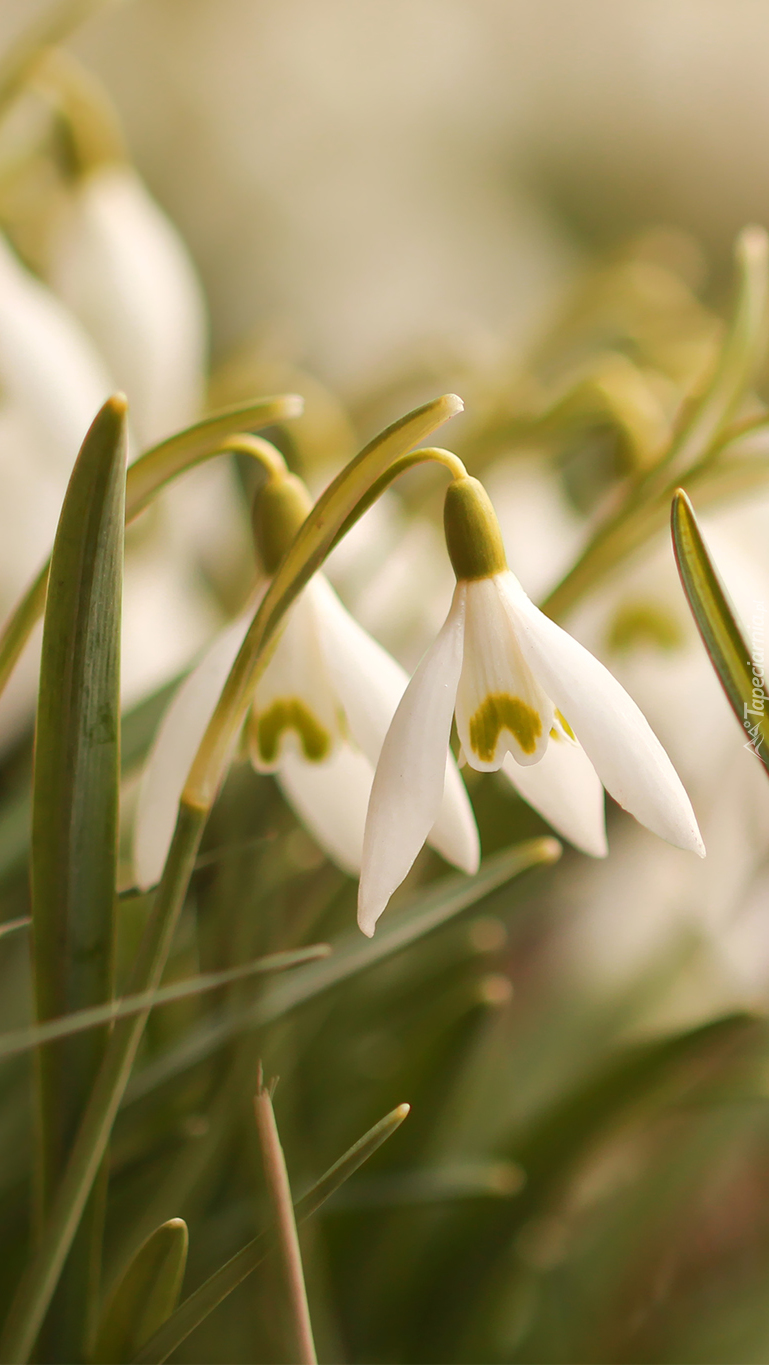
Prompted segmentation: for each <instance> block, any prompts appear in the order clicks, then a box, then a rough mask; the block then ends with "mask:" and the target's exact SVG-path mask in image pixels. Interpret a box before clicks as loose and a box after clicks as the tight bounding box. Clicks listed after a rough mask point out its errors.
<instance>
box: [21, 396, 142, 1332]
mask: <svg viewBox="0 0 769 1365" xmlns="http://www.w3.org/2000/svg"><path fill="white" fill-rule="evenodd" d="M125 460H126V405H125V400H124V399H123V398H122V396H121V395H118V396H115V397H113V398H111V399H109V400H108V402H107V403H105V405H104V407H103V408H102V409H101V411H100V412H99V413H98V414H97V416H96V418H95V420H94V422H93V424H92V426H91V428H90V430H89V432H88V433H87V435H86V438H85V441H84V442H83V446H82V448H81V451H80V454H79V456H78V458H77V461H76V463H75V466H74V469H73V472H72V476H71V479H70V483H69V487H68V489H67V493H66V495H65V498H64V504H63V507H62V512H61V517H60V520H59V526H58V530H57V533H56V541H55V544H54V551H53V557H52V561H51V578H50V585H49V591H48V597H47V603H46V616H45V626H44V632H43V648H42V658H41V668H40V690H39V696H38V711H37V725H36V732H35V763H34V773H33V791H32V872H31V876H32V951H33V961H34V974H35V1006H36V1015H37V1019H38V1021H39V1022H42V1021H44V1020H47V1019H51V1018H56V1017H60V1016H61V1015H65V1014H67V1013H69V1012H70V1011H72V1010H78V1009H84V1008H88V1007H90V1006H94V1005H100V1004H102V1003H104V1002H105V1001H107V1000H109V999H110V997H111V995H112V990H113V959H114V903H115V877H116V871H117V834H118V792H119V774H120V619H121V598H122V575H123V535H124V525H125ZM105 1041H106V1029H105V1028H104V1027H103V1028H101V1029H94V1030H93V1031H92V1032H90V1033H89V1034H85V1035H83V1036H81V1037H78V1038H76V1039H68V1040H66V1041H61V1042H56V1043H50V1044H48V1045H47V1046H46V1047H45V1048H43V1049H41V1051H40V1053H39V1060H38V1068H37V1087H38V1089H37V1093H38V1106H39V1126H38V1134H39V1138H38V1142H39V1146H38V1152H37V1158H38V1159H37V1172H36V1175H37V1189H36V1198H37V1205H38V1215H39V1217H41V1218H42V1217H45V1214H46V1212H47V1210H48V1209H49V1208H50V1205H51V1201H52V1199H53V1195H54V1192H55V1190H56V1186H57V1184H58V1182H59V1179H60V1177H61V1174H62V1171H63V1169H64V1166H65V1164H66V1161H67V1158H68V1155H69V1150H70V1147H71V1144H72V1141H73V1138H74V1134H75V1132H76V1131H77V1127H78V1124H79V1122H80V1118H81V1115H82V1112H83V1109H84V1107H85V1104H86V1101H87V1098H88V1094H89V1092H90V1089H91V1086H92V1084H93V1081H94V1078H95V1076H96V1073H97V1071H98V1068H99V1065H100V1062H101V1057H102V1054H103V1050H104V1045H105ZM84 1233H85V1229H84ZM78 1259H79V1257H78V1255H77V1254H76V1255H75V1257H74V1258H73V1263H72V1265H71V1269H72V1271H73V1274H74V1261H77V1260H78ZM83 1260H84V1262H87V1261H88V1260H89V1256H88V1254H87V1251H86V1250H85V1248H83ZM82 1269H83V1274H82V1276H78V1277H77V1281H78V1287H77V1289H76V1288H74V1286H73V1284H71V1283H69V1282H68V1292H67V1294H66V1296H62V1298H64V1297H66V1299H67V1303H66V1307H65V1305H64V1303H63V1302H61V1304H60V1307H61V1308H62V1311H63V1313H64V1317H65V1320H66V1325H65V1326H63V1327H62V1326H60V1327H59V1329H58V1331H57V1337H58V1343H57V1348H56V1349H57V1350H63V1351H64V1352H65V1356H64V1357H63V1358H67V1357H66V1353H67V1352H69V1353H70V1354H71V1353H72V1350H73V1349H75V1346H76V1341H77V1339H78V1338H79V1337H80V1335H81V1332H82V1330H84V1322H85V1313H86V1304H87V1301H88V1299H89V1298H90V1286H89V1284H88V1283H87V1281H88V1278H89V1272H88V1271H87V1270H86V1269H85V1268H84V1266H83V1267H82ZM78 1301H79V1302H78ZM55 1358H57V1359H58V1358H62V1357H59V1356H58V1355H57V1356H56V1357H55Z"/></svg>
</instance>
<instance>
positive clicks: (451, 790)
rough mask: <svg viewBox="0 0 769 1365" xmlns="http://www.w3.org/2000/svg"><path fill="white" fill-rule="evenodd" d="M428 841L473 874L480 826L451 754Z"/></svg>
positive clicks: (469, 873)
mask: <svg viewBox="0 0 769 1365" xmlns="http://www.w3.org/2000/svg"><path fill="white" fill-rule="evenodd" d="M427 842H428V844H429V845H430V846H431V848H434V849H435V850H436V852H437V853H440V855H441V857H442V858H445V859H446V862H447V863H451V864H452V865H453V866H454V867H458V868H460V870H461V871H462V872H467V873H468V875H469V876H473V874H474V873H475V872H477V871H478V867H479V865H480V861H481V844H480V840H479V838H478V826H477V824H476V823H475V815H474V814H473V808H472V806H471V804H470V798H469V796H468V795H467V789H466V787H465V784H464V782H463V781H462V778H461V776H460V774H459V769H458V768H457V765H456V763H455V762H454V759H453V757H452V755H451V754H449V757H448V758H447V759H446V777H445V781H444V785H443V799H442V801H441V808H440V811H439V813H438V819H437V820H436V822H435V824H434V825H433V827H432V829H431V830H430V833H429V834H428V836H427Z"/></svg>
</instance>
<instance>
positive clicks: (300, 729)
mask: <svg viewBox="0 0 769 1365" xmlns="http://www.w3.org/2000/svg"><path fill="white" fill-rule="evenodd" d="M276 454H277V452H276ZM310 506H311V503H310V499H309V495H308V493H307V489H306V488H305V487H304V485H303V484H302V482H301V480H299V479H297V478H296V477H295V476H294V475H291V474H288V473H281V474H279V475H278V476H277V477H274V478H270V479H268V480H267V482H266V483H265V484H264V486H263V487H262V489H261V490H260V492H259V494H258V495H257V498H256V501H255V505H254V532H255V540H256V544H257V548H258V552H259V558H260V560H261V565H262V569H263V571H264V575H265V578H264V582H263V588H264V587H265V586H266V583H267V581H269V578H270V577H271V576H272V575H273V574H274V572H275V570H276V569H277V567H278V565H279V563H280V561H281V559H282V557H283V554H284V552H285V550H286V549H287V547H288V545H290V543H291V541H292V539H293V537H294V535H295V534H296V532H297V530H298V529H299V526H300V525H301V523H302V522H303V520H304V518H305V516H306V515H307V512H308V511H309V510H310ZM263 588H262V590H263ZM254 605H255V604H254V603H253V602H252V603H251V606H250V609H249V610H248V611H247V612H246V613H244V614H243V616H242V617H241V618H240V619H239V620H238V621H236V622H234V623H233V624H231V625H230V626H229V627H228V628H227V629H226V630H225V631H224V632H223V633H222V634H221V635H220V636H219V637H217V639H216V640H215V641H214V642H213V644H212V645H211V647H210V649H209V650H208V652H207V653H206V654H205V655H204V657H203V658H202V659H201V661H200V663H199V664H198V666H197V667H196V668H195V669H194V670H193V671H192V673H191V674H190V675H189V677H188V678H187V679H185V681H184V682H183V683H182V685H181V687H180V688H179V690H178V692H177V693H176V695H175V697H174V700H173V701H172V703H171V706H170V707H169V710H168V711H167V712H166V715H165V717H164V719H163V721H162V723H161V726H160V730H159V731H158V735H157V738H156V740H155V745H154V748H153V752H152V754H151V755H150V759H149V761H148V764H147V768H146V769H145V773H144V777H143V780H142V786H141V791H140V796H139V803H138V810H137V818H136V825H135V837H134V863H135V874H136V880H137V883H138V885H139V886H142V887H146V886H150V885H152V884H153V883H154V882H155V881H157V880H158V878H159V876H160V873H161V871H162V868H163V863H164V861H165V857H166V853H167V851H168V847H169V845H170V841H171V835H172V832H173V827H174V821H175V818H176V809H177V805H178V801H179V797H180V794H181V791H182V788H183V785H184V781H185V779H186V777H187V773H188V771H189V768H190V765H191V763H192V760H193V758H194V756H195V752H196V750H197V748H198V745H199V743H200V741H201V740H202V738H203V734H204V732H205V729H206V725H207V723H208V721H209V719H210V717H211V714H212V712H213V710H214V707H215V705H216V702H217V699H218V697H219V694H220V692H221V690H222V688H223V686H224V683H225V681H226V678H227V674H228V673H229V670H230V668H231V666H232V663H233V662H234V659H235V656H236V655H237V653H238V650H239V648H240V645H241V643H242V640H243V637H244V636H245V633H246V631H247V629H248V626H249V624H250V621H251V617H252V615H253V610H254ZM407 682H408V678H407V675H406V673H405V672H404V670H403V669H402V668H401V667H400V665H399V664H398V663H396V661H395V660H394V659H393V658H392V657H391V656H390V655H389V654H388V653H387V651H386V650H385V649H383V648H382V646H381V645H379V644H378V643H377V641H376V640H374V639H372V637H371V636H370V635H368V634H367V632H366V631H365V630H363V629H362V627H361V626H359V625H358V623H357V622H356V621H355V620H354V619H353V618H352V616H350V614H349V612H347V611H346V610H345V608H344V606H343V605H342V603H341V602H340V600H339V598H338V597H337V595H336V593H335V592H334V590H333V588H332V587H331V585H330V584H329V583H328V581H327V580H326V579H325V578H324V576H323V575H322V574H316V575H315V577H314V578H313V579H311V580H310V582H309V583H308V585H307V587H306V588H305V589H304V590H303V591H302V592H301V593H300V595H299V597H298V598H297V600H296V602H295V603H294V604H293V606H292V607H291V608H290V609H289V611H288V613H287V616H286V620H285V624H284V627H283V629H282V632H281V633H280V635H279V636H278V638H277V640H276V642H275V644H274V647H273V648H272V651H271V653H270V655H269V658H268V661H267V664H266V667H265V668H264V670H263V672H262V674H261V676H260V678H259V680H258V682H257V684H256V688H255V691H254V696H253V701H252V705H251V709H250V712H249V717H248V721H247V737H248V748H249V753H250V756H251V761H252V763H253V765H254V767H255V768H256V769H257V770H258V771H260V772H270V773H274V775H275V777H276V779H277V781H278V783H279V784H280V786H281V788H282V790H283V792H284V794H285V796H286V798H287V800H288V801H289V802H290V803H291V805H293V807H294V808H295V810H296V812H297V814H298V815H299V818H300V819H301V820H302V821H303V823H304V824H305V825H306V826H307V828H308V829H309V830H310V832H311V834H313V836H314V837H315V839H316V840H317V842H318V843H319V844H320V846H321V847H322V848H323V849H324V850H325V852H326V853H327V854H328V855H329V857H330V858H332V859H333V861H334V862H336V863H337V864H338V865H339V866H340V867H341V868H342V869H343V870H344V871H346V872H349V873H350V874H351V875H356V874H357V873H358V872H359V870H360V865H361V856H362V848H363V829H364V822H365V814H366V808H367V805H368V799H369V795H370V792H371V783H372V780H373V775H374V768H375V765H376V761H377V759H378V757H379V751H380V749H381V747H382V741H383V740H384V737H385V734H386V733H387V728H388V726H389V724H390V721H391V720H392V717H393V714H394V712H395V708H396V706H397V705H398V702H399V701H400V698H401V697H402V695H403V692H404V691H405V688H406V685H407ZM443 769H444V773H443V781H442V793H443V794H442V798H441V800H440V801H439V809H438V810H437V811H436V820H435V821H434V828H433V829H432V830H431V832H430V842H431V843H432V844H433V846H434V847H435V848H436V849H438V851H439V852H440V853H442V854H443V856H444V857H445V858H447V859H448V860H449V861H450V862H452V863H454V864H455V865H456V866H457V867H460V868H462V869H463V870H464V871H467V872H474V871H475V870H476V868H477V866H478V859H479V847H478V831H477V828H476V825H475V819H474V816H473V813H472V807H471V805H470V802H469V799H468V797H467V793H466V791H465V788H464V783H463V782H462V779H461V777H460V775H459V772H458V771H457V767H456V764H455V763H454V760H453V757H451V756H450V755H447V752H445V751H444V754H443Z"/></svg>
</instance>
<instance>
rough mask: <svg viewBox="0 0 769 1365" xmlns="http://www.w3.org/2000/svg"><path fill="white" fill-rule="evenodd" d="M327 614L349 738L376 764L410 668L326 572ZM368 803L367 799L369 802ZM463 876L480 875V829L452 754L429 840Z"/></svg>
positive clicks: (321, 605)
mask: <svg viewBox="0 0 769 1365" xmlns="http://www.w3.org/2000/svg"><path fill="white" fill-rule="evenodd" d="M310 588H311V589H312V588H314V589H315V591H316V594H317V597H316V602H317V606H318V611H319V618H318V619H319V620H320V614H321V613H322V627H321V638H322V641H323V647H324V650H325V653H326V660H327V663H328V665H329V669H330V670H331V672H332V674H333V676H334V680H335V682H336V686H337V690H338V692H339V696H340V699H341V702H342V705H343V707H344V709H345V713H346V715H347V722H348V725H349V727H350V734H351V735H352V738H353V739H354V740H355V742H356V744H358V745H360V747H361V749H363V751H364V752H365V754H366V756H367V757H368V758H369V759H370V761H371V764H372V765H374V766H375V765H376V763H377V760H378V758H379V754H380V752H381V749H382V744H383V743H384V737H385V735H386V734H387V730H388V728H389V725H390V722H391V720H392V718H393V716H394V714H395V710H396V707H397V705H398V702H399V701H400V699H401V697H402V696H403V693H404V692H405V690H406V686H407V683H408V675H407V673H406V671H405V669H403V668H401V666H400V664H399V663H396V661H395V659H393V657H392V655H390V654H388V652H387V650H386V649H383V648H382V646H381V645H380V644H379V643H378V642H377V641H376V640H374V639H373V638H372V637H371V636H370V635H369V634H368V631H366V630H364V629H363V627H362V626H361V625H359V624H358V622H357V621H356V620H355V619H354V618H353V617H352V616H351V615H350V613H349V612H348V611H347V610H346V608H345V607H344V606H343V605H342V603H341V602H340V600H339V598H338V597H337V595H336V593H335V591H334V589H333V588H332V587H331V585H330V584H329V583H328V582H327V580H326V579H325V578H324V576H323V575H322V574H318V575H317V576H316V578H314V579H313V581H312V583H311V584H310ZM366 799H367V800H368V796H367V798H366ZM427 842H428V843H429V844H431V845H432V847H433V848H435V849H436V850H437V851H438V853H440V854H441V855H442V857H444V858H445V859H446V861H447V862H450V863H453V865H454V866H455V867H459V868H461V869H462V870H463V871H464V872H469V873H473V872H477V870H478V863H479V861H480V846H479V842H478V827H477V825H476V823H475V816H474V815H473V808H472V806H471V805H470V800H469V798H468V795H467V792H466V790H465V784H464V782H463V781H462V779H461V777H460V776H459V773H458V771H457V766H456V764H455V762H454V759H453V758H452V756H451V755H449V757H448V758H447V760H446V780H445V784H444V788H443V800H442V801H441V808H440V812H439V815H438V819H437V820H436V822H435V824H434V825H433V828H432V830H431V831H430V835H429V838H428V840H427Z"/></svg>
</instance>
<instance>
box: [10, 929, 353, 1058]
mask: <svg viewBox="0 0 769 1365" xmlns="http://www.w3.org/2000/svg"><path fill="white" fill-rule="evenodd" d="M28 923H29V921H28V920H25V919H22V920H16V921H15V922H13V921H12V922H11V924H10V926H7V925H2V926H0V935H1V934H2V932H3V931H5V932H8V930H9V928H10V929H14V928H21V927H22V926H23V925H25V924H28ZM330 951H331V949H330V948H329V945H328V944H327V943H313V944H310V946H309V947H307V948H296V949H292V950H291V951H289V952H285V953H270V955H269V956H268V957H258V958H255V959H254V961H253V962H244V963H243V964H242V965H240V966H238V967H227V968H226V969H225V970H223V971H221V972H206V973H201V975H200V976H193V977H191V978H190V980H189V981H174V982H172V983H171V985H169V986H160V987H159V988H158V990H156V991H143V992H142V993H141V994H139V995H126V996H122V997H120V998H119V999H117V1000H111V1001H109V1003H108V1004H106V1005H94V1006H92V1007H91V1008H90V1009H85V1010H77V1011H76V1012H75V1013H73V1014H67V1015H65V1016H64V1018H63V1019H51V1020H50V1021H49V1022H48V1023H47V1024H38V1025H36V1026H34V1027H32V1028H25V1029H16V1030H14V1032H13V1033H0V1060H5V1059H6V1058H8V1057H18V1056H20V1055H21V1053H23V1052H31V1051H32V1049H33V1048H36V1047H40V1046H42V1044H43V1043H50V1042H54V1041H56V1040H57V1039H60V1038H71V1037H73V1035H74V1034H76V1033H84V1032H86V1031H87V1030H88V1029H92V1028H98V1027H100V1026H102V1025H104V1024H110V1023H112V1022H113V1020H115V1019H127V1018H128V1017H129V1016H130V1015H132V1014H140V1013H141V1012H142V1010H146V1009H157V1008H158V1006H160V1005H170V1004H173V1003H174V1002H176V1001H178V1000H189V999H191V997H193V996H195V995H203V994H204V993H205V992H206V991H213V990H216V989H217V988H218V987H219V986H229V985H230V984H231V983H232V982H233V981H243V980H246V979H247V978H248V977H250V976H261V975H264V974H266V973H267V972H283V971H286V970H287V968H289V967H299V966H302V965H303V964H304V963H305V962H315V961H316V960H317V959H318V958H319V957H327V956H328V954H329V953H330Z"/></svg>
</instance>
